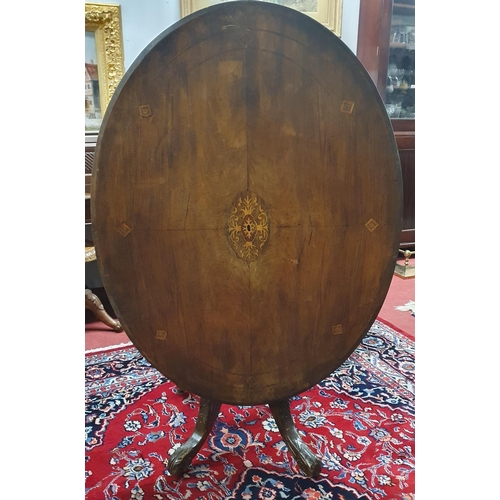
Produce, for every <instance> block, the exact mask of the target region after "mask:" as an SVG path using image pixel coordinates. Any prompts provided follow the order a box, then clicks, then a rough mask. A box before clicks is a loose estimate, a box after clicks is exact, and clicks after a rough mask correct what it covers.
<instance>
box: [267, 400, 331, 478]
mask: <svg viewBox="0 0 500 500" xmlns="http://www.w3.org/2000/svg"><path fill="white" fill-rule="evenodd" d="M269 408H270V409H271V413H272V414H273V417H274V420H275V421H276V425H277V426H278V429H279V431H280V433H281V435H282V437H283V440H284V441H285V444H286V445H287V447H288V449H289V450H290V453H291V454H292V456H293V457H294V458H295V460H296V461H297V464H298V466H299V468H300V470H301V471H302V472H303V473H304V474H305V475H306V476H308V477H318V476H319V474H320V472H321V467H322V464H321V460H319V458H318V457H317V456H316V455H314V454H313V452H312V451H311V450H310V449H309V448H308V446H307V445H306V444H305V443H304V442H303V441H302V439H301V437H300V436H299V433H298V432H297V428H296V427H295V423H294V421H293V418H292V414H291V413H290V402H289V401H288V400H284V401H276V402H274V403H269Z"/></svg>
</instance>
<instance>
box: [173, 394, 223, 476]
mask: <svg viewBox="0 0 500 500" xmlns="http://www.w3.org/2000/svg"><path fill="white" fill-rule="evenodd" d="M220 407H221V403H219V402H217V401H212V400H211V399H205V398H200V410H199V413H198V418H197V420H196V426H195V428H194V431H193V434H191V437H190V438H189V439H188V440H187V441H186V442H185V443H184V444H183V445H181V446H180V447H179V448H177V449H176V450H175V451H174V453H173V455H172V456H171V457H170V460H169V461H168V466H167V469H168V471H169V472H170V474H172V476H180V475H181V474H182V473H183V472H184V471H185V470H186V469H187V468H188V467H189V464H190V463H191V460H193V458H194V456H195V455H196V453H198V450H199V449H200V448H201V447H202V446H203V443H204V442H205V441H206V439H207V437H208V435H209V434H210V431H211V430H212V427H213V426H214V423H215V420H216V419H217V416H218V415H219V410H220Z"/></svg>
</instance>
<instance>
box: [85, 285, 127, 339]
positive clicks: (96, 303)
mask: <svg viewBox="0 0 500 500" xmlns="http://www.w3.org/2000/svg"><path fill="white" fill-rule="evenodd" d="M85 309H90V310H91V311H92V312H93V313H94V315H95V317H96V318H97V319H98V320H99V321H102V322H103V323H104V324H105V325H106V326H109V327H110V328H112V329H113V330H114V331H115V332H122V331H123V328H122V325H121V323H120V322H119V321H118V320H117V319H113V318H112V317H111V316H110V315H109V314H108V313H107V312H106V311H105V310H104V306H103V305H102V302H101V301H100V300H99V297H98V296H97V295H95V294H93V293H92V291H91V290H89V289H86V290H85Z"/></svg>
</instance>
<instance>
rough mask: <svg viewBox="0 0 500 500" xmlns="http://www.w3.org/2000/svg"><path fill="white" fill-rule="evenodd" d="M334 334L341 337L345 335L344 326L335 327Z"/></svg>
mask: <svg viewBox="0 0 500 500" xmlns="http://www.w3.org/2000/svg"><path fill="white" fill-rule="evenodd" d="M332 333H333V335H341V334H342V333H343V330H342V325H333V326H332Z"/></svg>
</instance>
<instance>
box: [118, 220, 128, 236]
mask: <svg viewBox="0 0 500 500" xmlns="http://www.w3.org/2000/svg"><path fill="white" fill-rule="evenodd" d="M117 231H118V232H119V233H120V234H121V235H122V236H123V237H125V236H127V234H129V233H130V231H132V229H131V228H130V227H128V226H127V224H125V223H123V224H122V225H121V226H120V227H119V228H118V229H117Z"/></svg>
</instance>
